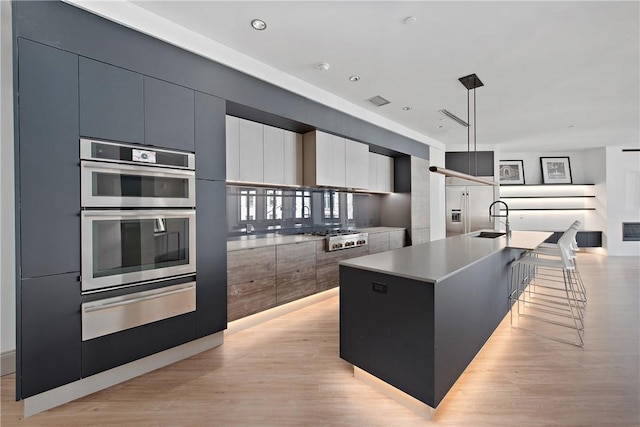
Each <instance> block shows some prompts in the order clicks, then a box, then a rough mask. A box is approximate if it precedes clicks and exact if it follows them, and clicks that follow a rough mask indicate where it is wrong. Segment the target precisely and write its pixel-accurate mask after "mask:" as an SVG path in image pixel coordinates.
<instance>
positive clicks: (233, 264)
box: [227, 246, 276, 321]
mask: <svg viewBox="0 0 640 427" xmlns="http://www.w3.org/2000/svg"><path fill="white" fill-rule="evenodd" d="M275 305H276V247H275V246H269V247H265V248H255V249H245V250H240V251H232V252H228V253H227V319H228V320H229V321H232V320H236V319H239V318H241V317H245V316H248V315H250V314H254V313H258V312H260V311H263V310H266V309H268V308H271V307H275Z"/></svg>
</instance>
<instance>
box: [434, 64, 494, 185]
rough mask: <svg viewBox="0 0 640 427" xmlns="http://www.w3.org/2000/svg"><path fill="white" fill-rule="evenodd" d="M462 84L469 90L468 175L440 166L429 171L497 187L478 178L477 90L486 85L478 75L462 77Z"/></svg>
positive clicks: (491, 182) (492, 182)
mask: <svg viewBox="0 0 640 427" xmlns="http://www.w3.org/2000/svg"><path fill="white" fill-rule="evenodd" d="M458 80H460V83H462V85H463V86H464V87H465V88H467V173H466V174H465V173H462V172H458V171H454V170H451V169H445V168H440V167H438V166H431V167H430V168H429V170H430V171H431V172H435V173H439V174H442V175H445V176H450V177H455V178H462V179H466V180H468V181H473V182H478V183H480V184H484V185H493V186H497V185H498V183H497V182H494V181H489V180H486V179H482V178H478V177H477V176H475V175H477V174H478V150H477V147H478V146H477V143H476V88H479V87H481V86H484V83H482V81H481V80H480V79H479V78H478V76H477V75H476V74H469V75H468V76H464V77H460V78H459V79H458ZM472 90H473V123H472V122H471V91H472ZM471 128H473V157H474V174H473V175H472V174H471V145H472V144H471V136H472V133H471Z"/></svg>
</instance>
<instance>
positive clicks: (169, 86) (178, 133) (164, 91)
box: [144, 76, 195, 152]
mask: <svg viewBox="0 0 640 427" xmlns="http://www.w3.org/2000/svg"><path fill="white" fill-rule="evenodd" d="M144 130H145V144H147V145H153V146H156V147H165V148H175V149H176V150H184V151H192V152H193V151H195V143H194V92H193V90H191V89H187V88H185V87H182V86H178V85H175V84H173V83H168V82H165V81H162V80H158V79H154V78H152V77H147V76H145V77H144Z"/></svg>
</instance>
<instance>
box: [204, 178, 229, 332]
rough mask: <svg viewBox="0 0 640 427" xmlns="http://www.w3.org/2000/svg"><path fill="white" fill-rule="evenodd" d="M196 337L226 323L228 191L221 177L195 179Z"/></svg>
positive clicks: (220, 329)
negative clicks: (209, 179)
mask: <svg viewBox="0 0 640 427" xmlns="http://www.w3.org/2000/svg"><path fill="white" fill-rule="evenodd" d="M196 204H197V209H196V211H197V214H196V231H197V233H198V240H197V242H196V269H197V275H196V282H197V286H196V306H197V314H198V327H197V334H198V337H203V336H205V335H209V334H213V333H216V332H219V331H222V330H223V329H226V327H227V242H226V229H227V193H226V185H225V183H224V182H222V181H207V180H203V179H198V180H196Z"/></svg>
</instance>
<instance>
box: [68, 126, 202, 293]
mask: <svg viewBox="0 0 640 427" xmlns="http://www.w3.org/2000/svg"><path fill="white" fill-rule="evenodd" d="M80 158H81V162H80V168H81V177H80V178H81V180H80V182H81V206H82V211H81V236H82V265H81V268H82V272H81V276H82V291H83V292H87V291H96V290H107V289H112V288H117V287H119V286H122V285H129V284H132V283H135V284H144V282H147V281H153V280H164V279H169V278H172V277H176V276H181V275H188V274H195V272H196V261H195V259H196V254H195V247H196V237H195V236H196V219H195V218H196V211H195V206H196V195H195V155H194V154H193V153H185V152H180V151H173V150H165V149H157V148H154V147H147V146H142V145H134V144H122V143H116V142H109V141H99V140H94V139H84V138H83V139H80Z"/></svg>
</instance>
